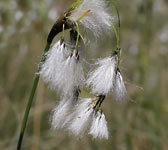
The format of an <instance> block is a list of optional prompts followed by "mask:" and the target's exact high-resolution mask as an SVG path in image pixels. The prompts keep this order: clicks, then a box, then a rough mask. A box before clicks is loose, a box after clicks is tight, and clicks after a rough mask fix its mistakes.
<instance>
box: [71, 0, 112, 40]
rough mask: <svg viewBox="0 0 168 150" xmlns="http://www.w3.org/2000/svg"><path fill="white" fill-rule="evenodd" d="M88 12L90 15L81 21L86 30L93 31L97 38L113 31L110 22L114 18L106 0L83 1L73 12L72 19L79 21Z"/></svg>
mask: <svg viewBox="0 0 168 150" xmlns="http://www.w3.org/2000/svg"><path fill="white" fill-rule="evenodd" d="M87 11H89V13H88V14H87V15H86V16H84V17H83V18H82V19H81V20H80V23H81V24H82V25H83V27H84V28H85V29H88V30H89V32H90V31H91V32H92V33H93V34H94V35H95V36H96V37H99V36H101V35H102V33H108V32H109V31H110V30H111V26H110V24H109V21H111V20H112V16H111V15H110V14H109V13H108V9H107V4H106V2H105V0H83V1H82V3H81V4H80V5H79V6H78V7H77V8H76V9H75V10H74V11H73V12H72V14H71V17H72V18H73V19H74V20H77V19H79V18H80V17H81V16H82V15H83V14H84V13H85V12H87Z"/></svg>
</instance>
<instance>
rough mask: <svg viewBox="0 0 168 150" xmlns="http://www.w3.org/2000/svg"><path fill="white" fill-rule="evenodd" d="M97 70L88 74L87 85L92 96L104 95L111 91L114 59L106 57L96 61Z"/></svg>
mask: <svg viewBox="0 0 168 150" xmlns="http://www.w3.org/2000/svg"><path fill="white" fill-rule="evenodd" d="M96 64H98V68H96V69H95V70H94V71H92V72H91V73H90V74H89V78H88V80H87V85H88V86H91V88H92V93H93V94H99V95H101V94H103V95H106V94H107V93H109V92H110V90H111V89H113V84H114V77H115V65H116V58H115V56H113V57H108V58H104V59H101V60H98V62H97V63H96Z"/></svg>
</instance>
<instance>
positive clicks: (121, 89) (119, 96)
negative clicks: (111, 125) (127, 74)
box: [112, 71, 127, 101]
mask: <svg viewBox="0 0 168 150" xmlns="http://www.w3.org/2000/svg"><path fill="white" fill-rule="evenodd" d="M126 92H127V91H126V88H125V85H124V81H123V78H122V75H121V73H120V72H119V71H117V74H116V77H115V82H114V88H113V92H112V96H113V98H114V99H115V100H116V101H122V100H123V99H124V98H125V95H126Z"/></svg>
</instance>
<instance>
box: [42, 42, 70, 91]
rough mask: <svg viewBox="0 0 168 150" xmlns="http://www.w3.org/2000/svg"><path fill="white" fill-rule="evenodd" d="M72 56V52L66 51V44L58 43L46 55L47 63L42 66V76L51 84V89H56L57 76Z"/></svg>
mask: <svg viewBox="0 0 168 150" xmlns="http://www.w3.org/2000/svg"><path fill="white" fill-rule="evenodd" d="M68 55H70V51H69V50H67V49H66V47H65V45H64V43H62V42H61V41H58V42H57V43H55V44H54V46H53V47H52V48H51V49H50V50H49V51H48V52H47V53H46V61H45V63H44V64H42V66H41V70H40V72H39V73H40V75H41V76H42V77H43V79H44V81H45V82H47V83H49V85H50V87H51V88H53V87H54V84H53V83H54V81H55V80H57V77H58V76H57V74H58V73H59V72H60V70H61V69H62V63H63V61H65V59H66V57H68Z"/></svg>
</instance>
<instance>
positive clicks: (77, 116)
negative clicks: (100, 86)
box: [68, 98, 94, 137]
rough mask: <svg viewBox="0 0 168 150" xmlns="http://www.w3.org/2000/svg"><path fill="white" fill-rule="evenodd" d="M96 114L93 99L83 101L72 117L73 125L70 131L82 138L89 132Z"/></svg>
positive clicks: (69, 128)
mask: <svg viewBox="0 0 168 150" xmlns="http://www.w3.org/2000/svg"><path fill="white" fill-rule="evenodd" d="M93 114H94V109H93V104H92V99H90V98H88V99H82V100H81V101H80V102H79V104H78V105H77V106H76V108H75V111H74V113H73V114H72V115H71V117H72V120H71V124H70V125H69V127H68V130H69V131H71V132H72V133H73V134H75V135H76V136H79V137H82V136H83V135H84V133H86V132H87V130H88V128H89V126H90V123H91V121H92V117H93Z"/></svg>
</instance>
